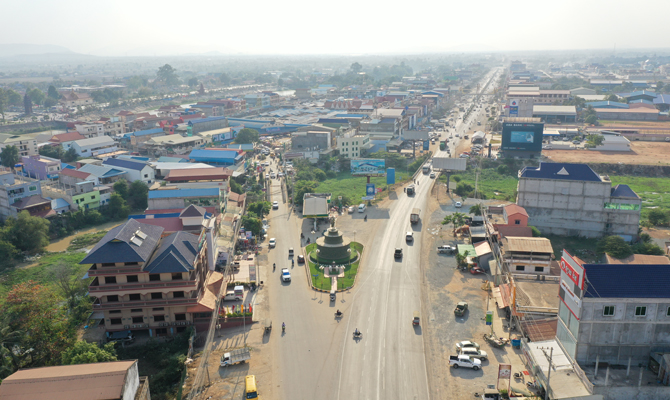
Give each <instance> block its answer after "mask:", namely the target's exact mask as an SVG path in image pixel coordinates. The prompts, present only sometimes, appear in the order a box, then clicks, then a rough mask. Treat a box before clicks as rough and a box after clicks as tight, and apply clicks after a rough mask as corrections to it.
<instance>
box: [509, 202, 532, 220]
mask: <svg viewBox="0 0 670 400" xmlns="http://www.w3.org/2000/svg"><path fill="white" fill-rule="evenodd" d="M505 212H506V213H507V215H512V214H521V215H525V216H526V217H527V216H528V213H527V212H526V209H525V208H523V207H521V206H520V205H517V204H508V205H506V206H505Z"/></svg>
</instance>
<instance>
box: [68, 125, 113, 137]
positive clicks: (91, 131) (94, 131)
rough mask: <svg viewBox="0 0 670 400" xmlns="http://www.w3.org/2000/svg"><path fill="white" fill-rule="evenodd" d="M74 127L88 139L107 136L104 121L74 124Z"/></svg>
mask: <svg viewBox="0 0 670 400" xmlns="http://www.w3.org/2000/svg"><path fill="white" fill-rule="evenodd" d="M74 129H76V130H77V132H79V133H80V134H82V135H83V136H85V137H86V138H87V139H90V138H94V137H99V136H105V125H104V124H103V123H86V124H74Z"/></svg>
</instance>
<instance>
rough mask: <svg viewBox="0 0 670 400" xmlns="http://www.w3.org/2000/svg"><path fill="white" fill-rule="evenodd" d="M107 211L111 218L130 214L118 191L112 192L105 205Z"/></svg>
mask: <svg viewBox="0 0 670 400" xmlns="http://www.w3.org/2000/svg"><path fill="white" fill-rule="evenodd" d="M107 213H108V215H109V218H111V219H125V218H127V217H128V214H130V207H128V205H127V204H126V201H125V200H124V199H123V197H121V195H120V194H118V193H112V195H111V196H110V198H109V204H108V205H107Z"/></svg>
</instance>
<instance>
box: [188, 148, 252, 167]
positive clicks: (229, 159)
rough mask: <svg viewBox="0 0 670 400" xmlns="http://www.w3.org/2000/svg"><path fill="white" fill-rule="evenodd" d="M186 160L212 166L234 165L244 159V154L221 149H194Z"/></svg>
mask: <svg viewBox="0 0 670 400" xmlns="http://www.w3.org/2000/svg"><path fill="white" fill-rule="evenodd" d="M188 158H189V159H191V160H192V161H194V162H197V163H206V164H212V165H235V164H236V163H238V162H239V161H242V159H244V154H240V153H239V152H238V151H236V150H228V149H223V148H215V149H196V150H193V151H191V153H190V154H189V155H188Z"/></svg>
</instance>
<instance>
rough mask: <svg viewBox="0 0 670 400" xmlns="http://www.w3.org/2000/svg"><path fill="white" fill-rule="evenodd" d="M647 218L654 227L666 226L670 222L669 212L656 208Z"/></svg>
mask: <svg viewBox="0 0 670 400" xmlns="http://www.w3.org/2000/svg"><path fill="white" fill-rule="evenodd" d="M647 218H648V219H649V222H651V224H652V225H654V226H666V225H668V223H669V222H670V214H669V213H668V211H667V210H662V209H660V208H654V209H653V210H651V211H649V214H648V215H647Z"/></svg>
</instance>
